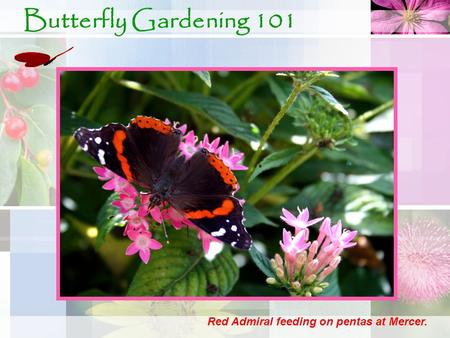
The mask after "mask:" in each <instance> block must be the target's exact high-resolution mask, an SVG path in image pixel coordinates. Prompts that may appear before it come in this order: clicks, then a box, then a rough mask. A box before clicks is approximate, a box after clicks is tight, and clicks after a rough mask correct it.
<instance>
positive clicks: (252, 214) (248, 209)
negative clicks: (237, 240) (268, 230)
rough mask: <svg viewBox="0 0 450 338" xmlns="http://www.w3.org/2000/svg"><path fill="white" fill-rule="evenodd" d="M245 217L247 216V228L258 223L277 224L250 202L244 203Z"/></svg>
mask: <svg viewBox="0 0 450 338" xmlns="http://www.w3.org/2000/svg"><path fill="white" fill-rule="evenodd" d="M244 217H245V226H246V227H247V228H251V227H252V226H255V225H258V224H267V225H272V226H276V224H275V223H274V222H272V221H271V220H270V219H268V218H267V217H266V216H264V214H263V213H262V212H261V211H259V210H258V209H257V208H256V207H254V206H253V205H251V204H250V203H248V202H247V203H245V204H244Z"/></svg>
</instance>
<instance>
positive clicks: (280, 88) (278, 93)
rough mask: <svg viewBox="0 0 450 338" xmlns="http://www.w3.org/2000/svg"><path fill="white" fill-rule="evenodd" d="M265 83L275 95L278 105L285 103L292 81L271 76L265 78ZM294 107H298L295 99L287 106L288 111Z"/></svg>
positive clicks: (290, 90) (294, 108)
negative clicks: (289, 106)
mask: <svg viewBox="0 0 450 338" xmlns="http://www.w3.org/2000/svg"><path fill="white" fill-rule="evenodd" d="M267 83H268V84H269V88H270V90H271V91H272V94H273V95H275V98H276V99H277V101H278V104H279V105H280V107H281V106H283V105H284V104H285V103H286V100H287V98H288V97H289V94H290V93H291V92H292V88H293V87H292V83H291V82H288V81H285V80H281V79H277V78H272V77H269V78H267ZM296 109H299V101H298V100H295V102H294V104H293V105H292V106H291V108H289V110H288V113H289V112H292V111H293V110H296Z"/></svg>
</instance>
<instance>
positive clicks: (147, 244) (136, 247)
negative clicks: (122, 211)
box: [125, 231, 162, 264]
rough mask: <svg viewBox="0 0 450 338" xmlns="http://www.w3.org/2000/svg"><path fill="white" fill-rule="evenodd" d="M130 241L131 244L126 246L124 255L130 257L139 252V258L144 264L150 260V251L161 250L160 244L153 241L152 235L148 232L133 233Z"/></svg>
mask: <svg viewBox="0 0 450 338" xmlns="http://www.w3.org/2000/svg"><path fill="white" fill-rule="evenodd" d="M130 239H131V240H132V241H133V243H131V244H130V245H129V246H128V248H127V250H126V252H125V254H126V255H127V256H131V255H134V254H136V253H138V252H139V257H140V258H141V260H142V261H143V262H144V263H145V264H147V263H148V261H149V260H150V250H159V249H161V248H162V245H161V243H159V242H158V241H157V240H154V239H153V238H152V234H151V233H150V232H148V231H141V232H136V233H133V234H132V235H131V236H130Z"/></svg>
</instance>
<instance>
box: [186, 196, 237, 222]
mask: <svg viewBox="0 0 450 338" xmlns="http://www.w3.org/2000/svg"><path fill="white" fill-rule="evenodd" d="M233 209H234V204H233V201H232V200H230V199H226V200H224V201H223V202H222V205H221V206H220V207H218V208H216V209H214V210H213V211H210V210H206V209H205V210H196V211H189V212H187V213H185V215H186V217H187V218H189V219H200V218H214V217H216V216H226V215H229V214H230V212H231V211H232V210H233Z"/></svg>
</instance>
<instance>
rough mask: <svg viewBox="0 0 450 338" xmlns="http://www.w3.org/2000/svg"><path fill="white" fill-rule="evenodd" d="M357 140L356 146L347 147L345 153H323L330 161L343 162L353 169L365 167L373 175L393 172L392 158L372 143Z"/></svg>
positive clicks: (329, 151)
mask: <svg viewBox="0 0 450 338" xmlns="http://www.w3.org/2000/svg"><path fill="white" fill-rule="evenodd" d="M357 140H358V144H357V145H356V146H346V147H345V151H332V150H324V151H323V152H322V153H323V155H324V157H325V158H326V159H328V160H331V161H343V162H345V163H346V164H347V165H349V166H352V167H358V166H360V167H364V168H367V169H369V170H370V171H371V172H372V173H376V174H385V173H391V172H392V171H393V169H394V168H393V163H394V161H393V159H392V156H390V155H388V154H386V153H385V152H384V151H382V150H380V149H379V148H378V147H376V146H375V145H374V144H372V143H370V142H367V141H365V140H362V139H357Z"/></svg>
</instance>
